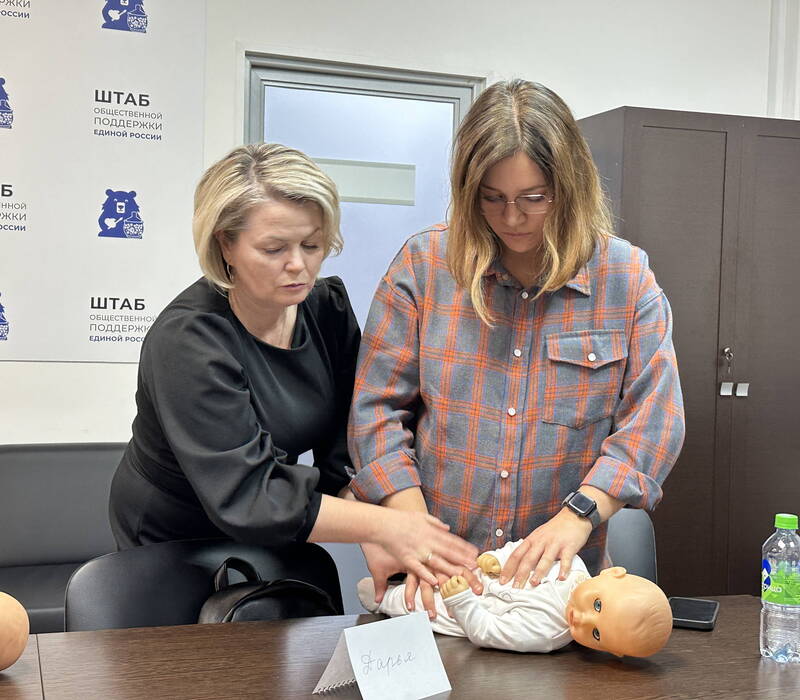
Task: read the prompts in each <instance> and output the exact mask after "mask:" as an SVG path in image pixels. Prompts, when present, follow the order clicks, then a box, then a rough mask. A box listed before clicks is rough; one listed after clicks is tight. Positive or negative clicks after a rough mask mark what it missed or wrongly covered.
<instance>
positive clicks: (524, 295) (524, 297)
mask: <svg viewBox="0 0 800 700" xmlns="http://www.w3.org/2000/svg"><path fill="white" fill-rule="evenodd" d="M520 296H521V297H522V298H523V299H527V298H528V296H529V294H528V292H522V294H520Z"/></svg>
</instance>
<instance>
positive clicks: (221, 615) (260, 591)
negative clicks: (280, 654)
mask: <svg viewBox="0 0 800 700" xmlns="http://www.w3.org/2000/svg"><path fill="white" fill-rule="evenodd" d="M228 569H233V570H235V571H238V572H239V573H240V574H242V576H244V577H245V579H246V580H245V581H243V582H241V583H234V584H230V583H229V582H228ZM338 614H339V611H338V610H337V609H336V606H335V605H334V603H333V601H332V600H331V597H330V596H329V595H328V594H327V593H326V592H325V591H323V590H322V589H321V588H319V587H317V586H315V585H313V584H311V583H307V582H306V581H297V580H295V579H291V578H280V579H275V580H273V581H262V580H261V577H260V576H259V575H258V572H257V571H256V570H255V568H254V567H253V565H252V564H250V562H248V561H245V560H244V559H239V558H238V557H228V558H227V559H226V560H225V561H224V562H222V564H221V565H220V567H219V569H217V572H216V573H215V574H214V593H212V594H211V595H210V596H209V598H208V600H206V602H205V603H204V604H203V607H202V608H201V610H200V615H199V617H198V619H197V621H198V622H199V623H213V622H248V621H255V620H286V619H288V618H292V617H315V616H317V615H338Z"/></svg>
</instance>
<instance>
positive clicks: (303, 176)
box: [192, 143, 342, 292]
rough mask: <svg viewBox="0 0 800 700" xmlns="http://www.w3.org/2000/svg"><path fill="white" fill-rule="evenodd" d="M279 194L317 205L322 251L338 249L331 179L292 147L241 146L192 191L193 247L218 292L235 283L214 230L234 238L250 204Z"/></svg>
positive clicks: (336, 201) (336, 208) (335, 194)
mask: <svg viewBox="0 0 800 700" xmlns="http://www.w3.org/2000/svg"><path fill="white" fill-rule="evenodd" d="M280 199H285V200H289V201H293V202H298V203H301V204H305V203H309V202H311V203H314V204H316V205H317V206H318V207H319V210H320V213H321V215H322V236H323V242H322V247H323V250H324V252H325V256H326V257H327V256H328V255H330V254H331V253H333V254H337V253H340V252H341V250H342V237H341V234H340V232H339V219H340V215H339V195H338V192H337V191H336V185H335V184H334V183H333V180H331V179H330V177H328V176H327V175H326V174H325V173H324V172H322V170H320V168H319V166H318V165H317V164H316V163H314V161H312V160H311V159H310V158H309V157H308V156H307V155H305V154H304V153H301V152H300V151H297V150H295V149H294V148H289V147H288V146H282V145H280V144H277V143H257V144H251V145H248V146H240V147H239V148H235V149H234V150H232V151H231V152H230V153H229V154H228V155H226V156H225V157H224V158H222V160H219V161H217V162H216V163H214V165H212V166H211V167H210V168H209V169H208V170H206V172H205V173H204V174H203V177H202V178H200V182H199V183H198V185H197V189H196V190H195V193H194V217H193V219H192V234H193V235H194V247H195V250H196V251H197V257H198V260H199V263H200V269H201V270H202V271H203V275H204V276H205V277H206V279H208V280H209V281H210V282H211V283H212V284H214V285H215V286H216V287H217V288H218V289H219V290H220V291H222V292H226V291H227V290H229V289H231V288H232V287H233V284H232V283H231V279H230V276H229V274H228V271H227V269H226V266H225V260H224V259H223V257H222V249H221V247H220V243H219V240H218V239H217V235H222V236H225V238H226V239H227V240H228V241H230V242H231V243H233V242H234V241H235V240H236V238H237V237H238V235H239V233H240V232H241V231H242V230H243V229H244V228H245V227H246V225H247V219H248V217H249V215H250V212H251V211H252V210H253V208H254V207H256V206H258V205H259V204H263V203H264V202H271V201H275V200H280Z"/></svg>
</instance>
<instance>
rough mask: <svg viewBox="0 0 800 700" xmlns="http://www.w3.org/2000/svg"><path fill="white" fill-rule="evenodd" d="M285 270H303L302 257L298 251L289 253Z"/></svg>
mask: <svg viewBox="0 0 800 700" xmlns="http://www.w3.org/2000/svg"><path fill="white" fill-rule="evenodd" d="M286 268H287V269H288V270H302V269H303V256H302V255H301V254H300V251H299V250H296V251H292V252H291V253H289V258H288V260H287V261H286Z"/></svg>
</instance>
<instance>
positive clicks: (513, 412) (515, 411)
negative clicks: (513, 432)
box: [508, 406, 517, 416]
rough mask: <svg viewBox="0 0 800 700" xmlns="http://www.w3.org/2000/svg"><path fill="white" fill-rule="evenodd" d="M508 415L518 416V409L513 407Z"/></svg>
mask: <svg viewBox="0 0 800 700" xmlns="http://www.w3.org/2000/svg"><path fill="white" fill-rule="evenodd" d="M508 415H509V416H516V415H517V409H516V408H514V407H513V406H512V407H511V408H509V409H508Z"/></svg>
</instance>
